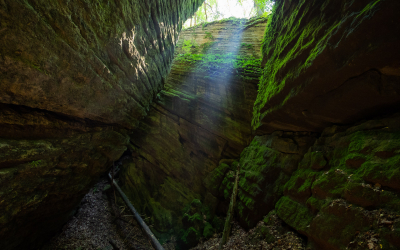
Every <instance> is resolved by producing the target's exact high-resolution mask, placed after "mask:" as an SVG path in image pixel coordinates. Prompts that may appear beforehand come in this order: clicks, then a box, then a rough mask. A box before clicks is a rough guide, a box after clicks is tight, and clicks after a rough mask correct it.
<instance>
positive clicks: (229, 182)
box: [218, 132, 315, 228]
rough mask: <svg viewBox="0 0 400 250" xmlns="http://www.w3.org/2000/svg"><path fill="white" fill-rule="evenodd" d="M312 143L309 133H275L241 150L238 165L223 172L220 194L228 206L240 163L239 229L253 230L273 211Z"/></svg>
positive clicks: (261, 137)
mask: <svg viewBox="0 0 400 250" xmlns="http://www.w3.org/2000/svg"><path fill="white" fill-rule="evenodd" d="M314 141H315V137H314V135H312V134H310V133H292V132H289V133H284V132H276V133H273V134H272V135H265V136H256V137H255V138H254V139H253V141H252V142H251V144H250V145H249V146H248V147H247V148H245V149H244V150H243V152H242V154H241V155H240V160H239V162H238V163H233V164H232V165H231V168H230V169H231V170H226V171H227V173H226V175H225V177H224V179H223V181H222V184H220V192H219V197H221V198H222V199H223V200H225V201H224V202H223V203H226V204H229V201H230V198H231V192H232V188H233V181H234V175H235V172H234V171H235V168H236V166H237V164H239V165H240V168H241V172H240V179H239V189H238V199H237V208H236V209H237V214H238V219H239V222H240V224H241V226H243V227H245V228H252V227H254V226H255V225H256V224H257V222H258V221H259V220H261V218H262V217H263V216H264V215H266V214H267V213H268V212H269V211H271V210H273V209H274V207H275V203H276V202H277V201H278V200H279V198H280V197H282V196H283V186H284V185H285V183H286V182H287V181H288V180H289V179H290V176H291V174H292V173H293V172H294V171H295V170H296V169H297V165H298V163H299V162H300V160H301V157H302V155H303V153H304V152H305V151H306V150H307V149H308V147H310V146H311V145H312V143H313V142H314ZM221 168H222V167H221ZM224 169H227V167H225V168H224ZM218 176H219V175H218Z"/></svg>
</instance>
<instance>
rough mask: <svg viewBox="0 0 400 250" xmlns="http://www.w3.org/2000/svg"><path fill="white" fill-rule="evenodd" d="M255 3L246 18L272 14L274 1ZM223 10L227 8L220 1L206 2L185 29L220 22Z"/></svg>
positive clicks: (240, 1) (256, 0)
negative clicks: (267, 13) (266, 13)
mask: <svg viewBox="0 0 400 250" xmlns="http://www.w3.org/2000/svg"><path fill="white" fill-rule="evenodd" d="M246 1H249V0H232V2H233V3H234V4H240V5H243V4H244V3H245V2H246ZM251 1H252V2H253V8H252V10H251V11H250V13H249V14H246V13H245V16H248V17H253V16H260V15H263V14H264V13H265V12H270V11H271V9H272V6H273V5H274V1H273V0H251ZM221 8H226V6H223V5H221V1H220V0H205V1H204V3H203V5H202V6H200V7H199V9H198V10H197V12H196V13H195V14H194V15H193V16H192V17H191V18H190V19H189V20H188V22H187V23H185V25H184V27H185V28H188V27H191V26H194V25H197V24H200V23H204V22H212V21H215V20H219V19H221V18H222V17H223V14H222V13H221Z"/></svg>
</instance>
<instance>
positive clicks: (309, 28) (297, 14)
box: [252, 0, 379, 129]
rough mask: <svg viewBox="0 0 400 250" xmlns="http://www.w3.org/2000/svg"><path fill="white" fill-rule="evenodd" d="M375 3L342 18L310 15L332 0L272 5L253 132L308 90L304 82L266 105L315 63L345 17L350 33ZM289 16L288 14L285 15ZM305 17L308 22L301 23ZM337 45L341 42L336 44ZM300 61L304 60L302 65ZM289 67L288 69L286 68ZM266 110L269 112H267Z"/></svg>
mask: <svg viewBox="0 0 400 250" xmlns="http://www.w3.org/2000/svg"><path fill="white" fill-rule="evenodd" d="M378 2H379V0H378V1H376V0H375V1H369V3H366V4H365V5H364V8H363V10H362V11H360V13H359V14H358V15H357V16H355V15H354V14H353V13H346V12H344V13H342V18H333V17H332V16H330V15H321V16H320V15H318V14H317V15H312V16H313V18H311V19H310V16H311V15H310V12H312V11H313V12H316V11H318V12H320V13H325V10H326V9H328V8H329V7H330V5H331V4H334V1H333V0H326V1H321V2H317V3H316V2H314V1H311V2H310V1H304V0H303V1H298V2H293V1H279V2H277V3H276V4H275V5H274V8H273V11H272V15H271V16H270V17H269V19H268V24H267V27H266V31H265V36H264V39H263V43H262V53H263V55H264V57H265V58H266V59H268V60H267V62H266V64H265V68H264V70H263V73H262V77H261V79H260V83H259V89H258V95H257V99H256V101H255V103H254V109H253V121H252V126H253V129H256V128H257V127H259V126H260V125H261V120H262V119H263V118H264V117H265V116H266V115H267V114H269V113H270V112H272V111H275V110H278V109H279V108H281V107H282V106H283V105H284V104H285V103H286V102H287V101H288V100H289V99H291V98H292V97H293V96H296V95H297V94H298V93H300V92H301V91H302V89H303V88H304V87H305V86H307V84H308V81H311V80H312V79H308V81H304V82H303V83H302V84H299V85H297V86H295V87H293V88H291V89H290V90H288V91H286V92H287V93H285V96H284V97H281V98H280V100H281V101H280V102H279V103H278V104H276V105H274V106H271V105H267V103H268V102H269V101H270V100H271V98H273V97H275V96H277V95H278V94H280V93H281V92H282V91H283V90H284V88H285V85H286V82H291V81H293V80H294V79H296V78H298V77H299V76H300V75H301V74H302V73H303V72H305V71H306V70H307V69H308V68H309V67H310V66H311V65H313V63H314V60H315V59H316V58H317V57H318V56H319V55H320V54H321V53H322V52H323V51H324V50H325V49H326V47H327V46H329V43H330V41H331V38H332V37H333V35H334V34H336V32H338V30H339V29H340V28H342V27H341V24H342V20H343V19H344V16H346V17H347V18H349V19H352V20H353V23H352V26H355V27H352V28H350V29H349V30H350V31H349V32H351V30H352V29H354V28H356V26H357V25H358V24H359V23H360V22H362V20H364V17H365V16H367V15H369V13H371V12H372V11H374V10H375V9H376V8H377V3H378ZM288 13H290V14H289V15H288ZM306 17H307V20H306V21H305V20H304V19H305V18H306ZM339 42H340V41H339ZM299 58H305V59H302V60H301V61H300V60H298V59H299ZM289 64H290V67H289V68H288V65H289ZM266 107H268V108H266Z"/></svg>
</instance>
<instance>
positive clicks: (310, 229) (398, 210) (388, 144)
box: [276, 115, 400, 249]
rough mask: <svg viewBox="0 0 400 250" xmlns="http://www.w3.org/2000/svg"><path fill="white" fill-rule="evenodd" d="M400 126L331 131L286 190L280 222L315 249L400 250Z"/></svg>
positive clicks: (393, 120)
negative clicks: (288, 226) (306, 239)
mask: <svg viewBox="0 0 400 250" xmlns="http://www.w3.org/2000/svg"><path fill="white" fill-rule="evenodd" d="M399 124H400V115H395V116H392V117H388V118H384V119H378V120H371V121H368V122H364V123H362V124H359V125H357V126H353V127H338V126H334V127H332V128H327V129H326V130H325V131H324V133H323V134H322V136H321V137H320V138H319V139H318V140H317V141H316V143H315V144H314V145H313V146H312V147H311V148H310V149H309V150H308V152H307V153H306V154H305V155H304V158H303V159H302V161H301V162H300V163H299V167H298V169H297V171H295V172H294V173H293V174H292V177H291V178H290V180H289V181H288V182H287V183H286V184H285V185H284V190H283V192H284V195H285V196H284V197H282V198H281V199H280V200H279V201H278V202H277V204H276V212H277V214H278V216H279V217H280V218H281V219H283V220H284V221H285V222H286V223H287V224H288V225H290V226H291V227H293V228H294V229H296V230H297V231H298V232H300V233H302V234H304V235H306V236H307V237H308V239H309V242H310V246H311V245H313V246H314V247H316V249H345V248H346V247H349V248H351V249H356V248H357V247H361V248H362V247H364V249H378V248H382V247H383V249H396V248H399V247H400V244H399V242H400V234H399V232H400V228H399V227H398V224H397V223H398V221H400V196H399V191H400V186H399V183H400V168H399V166H400V125H399ZM315 166H319V167H317V168H316V167H315ZM362 235H364V236H362ZM365 235H370V236H371V237H369V236H368V237H367V238H368V241H367V240H363V239H364V238H366V236H365ZM372 235H377V236H374V237H372ZM372 239H375V240H372ZM381 246H382V247H381ZM368 247H370V248H368ZM361 248H360V249H361ZM357 249H358V248H357Z"/></svg>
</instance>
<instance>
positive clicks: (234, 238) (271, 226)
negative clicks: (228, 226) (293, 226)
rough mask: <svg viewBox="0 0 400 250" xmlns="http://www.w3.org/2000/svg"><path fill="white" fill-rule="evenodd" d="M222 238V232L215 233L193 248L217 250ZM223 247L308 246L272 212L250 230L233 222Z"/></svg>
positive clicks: (251, 249)
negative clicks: (229, 234)
mask: <svg viewBox="0 0 400 250" xmlns="http://www.w3.org/2000/svg"><path fill="white" fill-rule="evenodd" d="M220 240H221V234H215V235H214V237H213V238H211V239H209V240H207V241H205V242H202V243H200V244H199V245H197V246H196V247H194V248H192V249H191V250H206V249H207V250H210V249H214V250H216V249H218V248H219V242H220ZM223 249H225V250H228V249H229V250H231V249H232V250H233V249H246V250H256V249H257V250H261V249H263V250H272V249H273V250H283V249H291V250H299V249H306V247H305V241H304V239H303V238H301V237H300V236H299V235H298V234H296V233H294V232H292V231H291V230H290V229H289V228H287V227H286V226H285V225H284V223H283V222H282V221H281V220H280V219H279V218H278V217H277V216H276V215H275V214H271V215H269V216H267V217H265V218H264V220H263V221H260V222H259V223H258V224H257V226H256V227H255V228H253V229H251V230H250V231H248V232H246V231H245V230H244V229H243V228H241V227H240V226H239V225H238V224H237V222H233V226H232V235H231V237H230V238H229V240H228V242H227V243H226V244H225V245H224V246H223Z"/></svg>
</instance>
